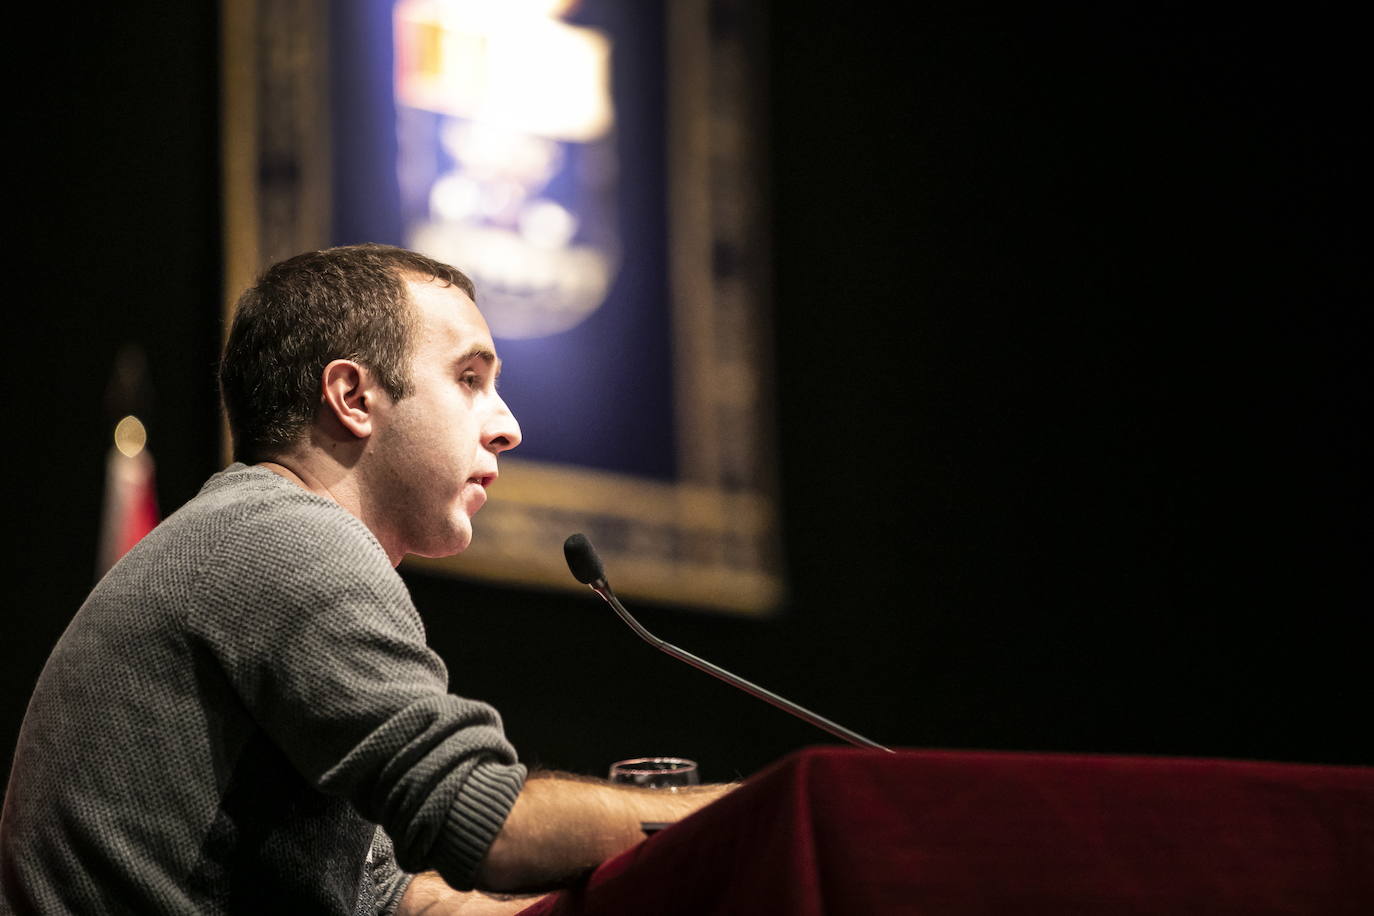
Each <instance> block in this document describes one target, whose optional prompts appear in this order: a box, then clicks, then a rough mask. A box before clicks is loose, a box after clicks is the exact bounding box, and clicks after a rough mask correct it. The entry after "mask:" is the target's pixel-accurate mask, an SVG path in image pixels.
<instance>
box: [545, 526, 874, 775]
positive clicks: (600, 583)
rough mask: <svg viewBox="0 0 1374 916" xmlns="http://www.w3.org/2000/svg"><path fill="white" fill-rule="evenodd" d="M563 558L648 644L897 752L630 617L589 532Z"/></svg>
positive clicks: (853, 740) (820, 724)
mask: <svg viewBox="0 0 1374 916" xmlns="http://www.w3.org/2000/svg"><path fill="white" fill-rule="evenodd" d="M563 557H564V559H566V560H567V561H568V569H569V570H570V571H571V572H572V574H573V578H574V579H576V580H577V581H578V582H581V583H582V584H583V585H589V586H591V589H592V591H594V592H596V593H597V594H598V595H600V596H601V597H602V598H603V599H605V601H606V603H607V604H609V605H610V606H611V610H613V611H615V612H616V614H617V615H619V617H620V619H621V620H623V621H625V623H627V624H629V627H630V629H632V630H634V631H635V632H636V633H637V634H639V637H640V638H641V639H643V640H644V641H645V642H647V643H649V645H651V646H654V647H655V648H657V649H660V650H662V651H663V652H666V653H667V654H669V655H671V656H673V658H676V659H678V660H679V661H683V662H686V663H687V664H689V665H691V666H692V667H693V668H696V669H697V670H699V671H705V672H706V673H707V674H709V675H712V676H713V677H717V678H719V679H721V680H722V681H724V682H725V683H727V684H731V685H733V686H735V687H738V688H739V689H740V690H743V691H744V692H745V693H747V694H749V695H750V696H753V697H757V698H758V699H760V700H763V701H764V702H765V703H771V704H772V705H774V706H776V707H778V708H779V709H781V710H783V711H784V712H790V713H791V714H792V715H794V716H796V717H797V718H798V719H802V720H804V721H807V722H810V723H811V724H812V725H814V726H816V727H817V728H819V729H821V730H822V731H827V732H829V733H830V734H832V735H834V736H835V737H837V738H843V739H844V740H845V741H848V742H849V743H850V744H854V745H857V746H859V747H869V748H876V749H877V750H880V751H887V752H888V753H889V754H891V753H894V751H893V750H892V748H890V747H884V746H883V745H881V744H879V743H878V742H876V741H872V740H870V739H868V738H865V737H864V736H863V735H861V734H859V733H858V732H855V731H851V730H849V729H847V728H845V727H844V726H843V725H839V724H837V723H835V722H831V721H830V720H829V719H827V718H825V717H824V716H820V715H817V714H816V713H814V712H812V711H811V710H809V709H806V708H804V707H802V706H798V705H797V704H796V703H793V702H792V701H791V700H788V699H784V698H783V697H780V696H778V695H777V694H776V693H773V692H772V691H769V690H764V689H763V688H762V687H760V686H759V685H758V684H753V683H750V682H749V681H746V680H745V679H744V678H742V677H739V676H737V675H734V674H731V673H730V672H729V671H726V670H725V669H724V668H721V667H719V666H717V665H713V664H711V663H710V662H708V661H706V660H705V659H702V658H697V657H696V656H695V655H693V654H692V653H690V652H688V651H686V650H684V649H679V648H678V647H677V646H675V645H673V644H671V643H668V642H664V641H663V640H661V639H659V638H658V637H657V636H655V635H654V634H652V633H650V632H649V631H648V630H646V629H644V627H643V626H641V625H640V623H639V621H638V620H635V619H634V617H632V616H630V612H629V611H627V610H625V605H623V604H621V603H620V599H619V598H617V597H616V596H615V592H613V591H611V585H610V583H609V582H607V581H606V569H605V567H604V566H602V565H601V558H600V557H598V556H597V555H596V548H594V547H592V542H591V541H589V540H587V536H586V535H583V534H573V535H569V536H568V539H567V540H566V541H564V542H563Z"/></svg>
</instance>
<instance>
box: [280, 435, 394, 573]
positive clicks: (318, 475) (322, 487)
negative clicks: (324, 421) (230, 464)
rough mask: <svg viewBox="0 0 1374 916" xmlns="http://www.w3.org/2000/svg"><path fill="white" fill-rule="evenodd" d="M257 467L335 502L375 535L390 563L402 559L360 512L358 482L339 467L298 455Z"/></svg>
mask: <svg viewBox="0 0 1374 916" xmlns="http://www.w3.org/2000/svg"><path fill="white" fill-rule="evenodd" d="M257 466H258V467H261V468H265V469H266V470H269V471H271V472H272V473H273V474H276V475H277V476H279V477H281V478H283V479H285V480H289V481H291V482H292V483H294V484H295V485H296V486H298V487H300V488H301V489H302V490H306V491H308V492H310V493H314V494H316V495H317V496H323V497H324V498H325V499H328V500H331V501H333V502H336V503H338V504H339V505H340V506H342V507H343V508H344V509H346V510H348V512H349V513H350V514H352V515H353V516H354V517H356V518H357V519H358V520H359V521H360V522H362V523H363V524H364V525H366V526H367V528H368V530H369V531H371V532H372V534H373V536H374V537H376V538H377V541H378V543H380V544H381V545H382V547H383V549H385V550H386V553H387V556H388V557H389V558H390V559H391V565H392V566H395V565H397V564H398V563H400V562H401V558H402V557H403V556H404V555H405V554H404V552H403V551H395V550H393V549H392V548H391V547H390V546H388V540H387V537H386V534H385V532H382V531H378V530H377V528H376V526H375V525H374V524H372V523H371V520H370V519H368V517H367V515H366V514H365V513H364V512H363V500H362V497H361V494H360V493H359V492H358V484H357V481H356V480H355V479H354V478H353V476H352V475H350V474H348V473H347V472H346V471H344V470H343V469H342V468H339V467H337V466H331V467H333V470H334V471H335V472H334V473H330V472H329V470H330V469H329V468H325V469H323V470H322V469H320V468H318V467H316V466H314V464H313V463H312V462H311V461H310V460H308V459H307V458H304V457H302V456H300V455H275V456H273V457H272V458H269V459H265V460H263V461H259V462H257Z"/></svg>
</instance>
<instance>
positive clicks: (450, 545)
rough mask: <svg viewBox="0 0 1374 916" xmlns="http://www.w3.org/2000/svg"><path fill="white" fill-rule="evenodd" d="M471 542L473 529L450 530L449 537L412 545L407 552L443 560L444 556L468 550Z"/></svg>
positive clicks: (451, 555) (428, 558)
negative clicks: (416, 545) (415, 545)
mask: <svg viewBox="0 0 1374 916" xmlns="http://www.w3.org/2000/svg"><path fill="white" fill-rule="evenodd" d="M471 543H472V530H471V529H469V528H461V529H456V530H454V531H452V532H450V537H448V538H444V539H436V540H435V541H434V542H432V543H429V544H424V545H421V546H418V547H412V548H411V549H410V550H409V551H407V553H409V554H411V555H412V556H416V557H424V558H425V559H427V560H442V559H443V558H444V557H455V556H457V555H458V554H460V553H462V552H463V551H464V550H467V549H468V546H469V545H470V544H471Z"/></svg>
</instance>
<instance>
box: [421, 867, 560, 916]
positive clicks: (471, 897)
mask: <svg viewBox="0 0 1374 916" xmlns="http://www.w3.org/2000/svg"><path fill="white" fill-rule="evenodd" d="M538 899H539V896H537V895H535V896H527V897H492V896H489V895H487V894H484V893H482V892H481V891H456V890H454V889H453V888H451V887H449V886H448V885H447V884H446V883H444V879H443V878H441V877H439V873H438V872H432V871H427V872H424V873H422V874H418V875H416V876H415V877H414V878H412V879H411V881H410V885H409V886H408V887H407V888H406V892H405V896H404V897H402V898H401V903H400V906H398V907H397V908H396V916H513V914H515V913H518V912H520V911H521V910H523V909H525V908H526V907H529V906H533V905H534V902H535V901H536V900H538Z"/></svg>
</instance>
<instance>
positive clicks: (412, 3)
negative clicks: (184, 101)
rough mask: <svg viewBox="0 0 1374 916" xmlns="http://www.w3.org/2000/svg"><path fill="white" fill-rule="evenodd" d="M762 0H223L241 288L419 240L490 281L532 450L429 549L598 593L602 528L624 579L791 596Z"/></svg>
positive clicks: (483, 295) (229, 295)
mask: <svg viewBox="0 0 1374 916" xmlns="http://www.w3.org/2000/svg"><path fill="white" fill-rule="evenodd" d="M754 6H755V5H753V4H748V3H745V2H742V0H741V2H705V0H700V2H698V0H688V2H668V0H661V2H632V0H582V2H550V0H542V2H535V0H528V2H521V0H490V2H485V0H481V2H479V0H370V2H364V0H345V2H335V3H329V4H326V3H323V2H318V0H316V2H304V0H287V2H282V3H271V4H269V3H265V2H259V3H230V4H225V5H224V13H223V16H224V24H223V25H224V27H223V35H224V42H225V55H224V59H225V68H226V70H225V79H224V85H225V92H224V134H223V136H224V174H225V219H226V250H225V261H226V279H227V284H226V287H227V288H226V303H232V301H233V299H234V298H236V296H237V294H238V292H239V291H241V290H242V289H243V288H244V287H245V286H247V285H248V284H249V283H251V281H252V277H253V275H254V274H255V273H256V272H257V271H258V270H260V269H261V268H262V267H264V266H266V265H267V264H269V263H271V262H273V261H275V260H278V259H280V258H282V257H287V256H289V255H291V254H294V253H296V252H299V251H304V250H309V249H313V248H320V247H325V246H328V245H337V244H350V243H354V242H363V241H375V242H385V243H390V244H395V245H402V246H404V247H408V248H414V249H416V250H419V251H422V252H424V253H425V254H428V255H430V256H431V257H434V258H436V259H438V260H440V261H444V262H447V263H450V264H452V265H454V266H455V267H457V268H459V269H460V270H463V271H464V272H465V273H467V274H468V275H469V276H470V277H471V278H472V279H473V281H474V283H475V285H476V287H477V304H478V306H479V307H480V308H481V309H482V312H483V314H484V315H485V316H486V318H487V320H488V322H489V323H490V325H491V328H492V333H493V336H494V338H495V340H496V344H497V349H498V351H499V352H500V354H501V357H502V359H503V362H504V372H503V377H502V382H501V392H502V395H503V397H504V398H505V399H506V401H507V402H508V403H509V404H510V405H511V408H512V410H514V412H515V414H516V416H517V418H518V419H519V420H520V423H521V427H522V432H523V436H524V442H523V443H522V445H521V446H520V448H519V449H517V450H516V451H515V452H513V453H511V454H510V455H509V456H503V457H502V462H501V464H502V474H501V479H500V480H499V481H498V482H497V484H496V486H495V488H494V489H493V494H492V495H493V499H492V500H491V501H490V502H489V503H488V504H487V506H486V507H485V508H484V509H483V511H482V513H481V514H480V515H479V516H478V517H477V519H476V523H475V529H476V537H475V538H474V541H473V544H472V546H471V547H470V548H469V549H468V550H467V551H466V552H464V553H463V554H461V555H459V556H457V557H452V558H447V559H443V560H420V559H418V558H410V559H408V560H407V561H406V562H407V564H410V565H412V566H414V567H416V568H424V569H427V570H432V571H438V572H443V573H452V574H455V575H460V576H467V577H476V578H482V579H489V580H497V581H503V582H511V583H518V584H525V585H535V586H539V587H568V588H583V586H580V585H578V584H577V583H576V582H574V581H573V580H572V578H571V577H570V575H569V573H568V571H567V568H566V566H565V565H564V561H563V557H562V550H561V545H562V542H563V539H564V538H566V537H567V535H568V534H571V533H573V532H582V533H584V534H586V535H587V536H588V537H589V538H590V539H591V540H592V542H593V543H594V544H595V545H596V546H597V549H598V551H599V552H600V553H601V555H602V558H603V560H604V561H605V563H606V566H607V570H608V573H609V575H610V577H611V579H612V581H613V583H614V584H615V586H616V589H617V590H618V591H619V592H621V593H622V594H624V595H627V596H633V597H638V598H646V599H650V600H658V601H663V602H667V603H672V604H677V605H683V606H695V607H702V608H710V609H716V610H721V611H729V612H738V613H750V614H763V613H768V612H769V611H771V610H772V609H774V608H776V607H777V606H778V605H779V603H780V601H781V600H782V597H783V594H782V593H783V586H782V576H781V570H780V566H781V563H780V557H779V536H778V507H777V505H776V497H775V493H776V488H775V486H774V482H773V467H774V462H773V447H774V446H773V440H774V436H773V428H772V423H773V418H772V413H771V403H772V397H771V392H770V390H769V387H768V386H769V380H770V379H771V377H772V373H771V365H770V354H771V346H770V339H771V330H770V326H769V321H768V314H767V309H768V279H769V253H768V239H767V214H766V210H765V207H766V196H765V193H764V188H765V179H766V176H765V174H764V170H763V163H764V158H763V142H764V139H765V138H764V137H763V136H762V135H761V125H762V124H763V123H764V120H765V119H764V118H763V116H762V115H763V107H762V106H763V89H764V87H763V75H764V74H763V72H762V71H763V66H762V61H763V46H762V40H761V36H762V23H761V22H760V21H759V20H758V13H757V10H755V9H754ZM228 307H230V306H229V305H228V304H227V305H226V308H228Z"/></svg>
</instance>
